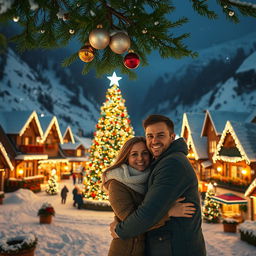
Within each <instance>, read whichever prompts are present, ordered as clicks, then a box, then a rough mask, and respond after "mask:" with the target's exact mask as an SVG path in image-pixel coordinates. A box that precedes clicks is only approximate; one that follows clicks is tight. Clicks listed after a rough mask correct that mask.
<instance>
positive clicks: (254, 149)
mask: <svg viewBox="0 0 256 256" xmlns="http://www.w3.org/2000/svg"><path fill="white" fill-rule="evenodd" d="M228 133H230V134H231V136H232V137H233V139H234V141H235V144H236V147H237V149H238V151H239V153H240V155H241V156H240V157H238V156H236V157H227V156H222V155H221V154H220V150H221V148H222V146H223V143H224V140H225V137H226V136H227V134H228ZM219 159H222V160H224V161H228V162H239V161H243V160H245V161H246V162H247V164H250V163H251V162H255V161H256V124H254V123H238V122H234V121H227V123H226V126H225V128H224V131H223V133H222V136H221V138H220V141H219V143H218V145H217V150H216V152H215V153H214V155H213V161H214V162H216V161H217V160H219Z"/></svg>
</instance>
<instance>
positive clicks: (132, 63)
mask: <svg viewBox="0 0 256 256" xmlns="http://www.w3.org/2000/svg"><path fill="white" fill-rule="evenodd" d="M123 63H124V65H125V67H127V68H129V69H134V68H137V67H138V66H139V64H140V58H139V56H138V55H137V54H136V53H134V52H129V53H128V54H127V55H126V56H125V57H124V61H123Z"/></svg>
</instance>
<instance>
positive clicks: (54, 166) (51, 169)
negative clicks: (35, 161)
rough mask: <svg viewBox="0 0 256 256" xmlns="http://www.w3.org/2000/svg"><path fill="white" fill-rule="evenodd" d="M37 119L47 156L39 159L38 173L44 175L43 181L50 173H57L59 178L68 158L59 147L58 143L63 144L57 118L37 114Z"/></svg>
mask: <svg viewBox="0 0 256 256" xmlns="http://www.w3.org/2000/svg"><path fill="white" fill-rule="evenodd" d="M39 121H40V124H41V126H42V130H43V136H42V140H41V143H42V145H43V147H44V152H45V153H46V154H47V155H48V158H47V159H45V160H41V161H39V166H38V168H39V170H40V173H41V174H43V175H44V177H45V181H47V180H48V179H49V177H51V175H57V177H59V178H60V177H61V173H62V172H64V171H65V166H66V165H67V162H68V160H67V159H66V157H65V156H64V155H63V154H62V152H61V150H60V147H59V145H61V144H63V137H62V134H61V131H60V127H59V123H58V120H57V118H56V116H44V115H41V116H39Z"/></svg>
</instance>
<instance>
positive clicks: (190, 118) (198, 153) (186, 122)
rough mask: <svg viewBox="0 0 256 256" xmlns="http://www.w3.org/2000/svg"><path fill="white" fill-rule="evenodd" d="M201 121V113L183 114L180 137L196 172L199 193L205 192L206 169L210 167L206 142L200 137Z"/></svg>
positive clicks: (202, 118)
mask: <svg viewBox="0 0 256 256" xmlns="http://www.w3.org/2000/svg"><path fill="white" fill-rule="evenodd" d="M203 121H204V114H203V113H184V114H183V120H182V127H181V137H183V138H184V139H185V141H186V142H187V145H188V150H189V153H188V158H189V160H190V162H191V164H192V165H193V167H194V170H195V171H196V174H197V177H198V180H199V190H200V191H201V192H205V191H206V190H207V187H206V178H207V177H206V175H207V167H208V166H211V164H209V163H210V162H209V159H208V154H207V140H206V138H205V137H201V135H200V132H201V130H202V125H203Z"/></svg>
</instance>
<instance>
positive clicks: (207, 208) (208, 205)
mask: <svg viewBox="0 0 256 256" xmlns="http://www.w3.org/2000/svg"><path fill="white" fill-rule="evenodd" d="M214 195H215V193H214V190H213V185H212V184H211V183H210V184H209V186H208V189H207V192H206V195H205V200H204V206H203V218H204V219H205V220H206V221H207V222H209V223H218V222H219V221H220V217H221V212H220V204H219V203H217V202H216V201H214V200H213V199H212V197H213V196H214Z"/></svg>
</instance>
